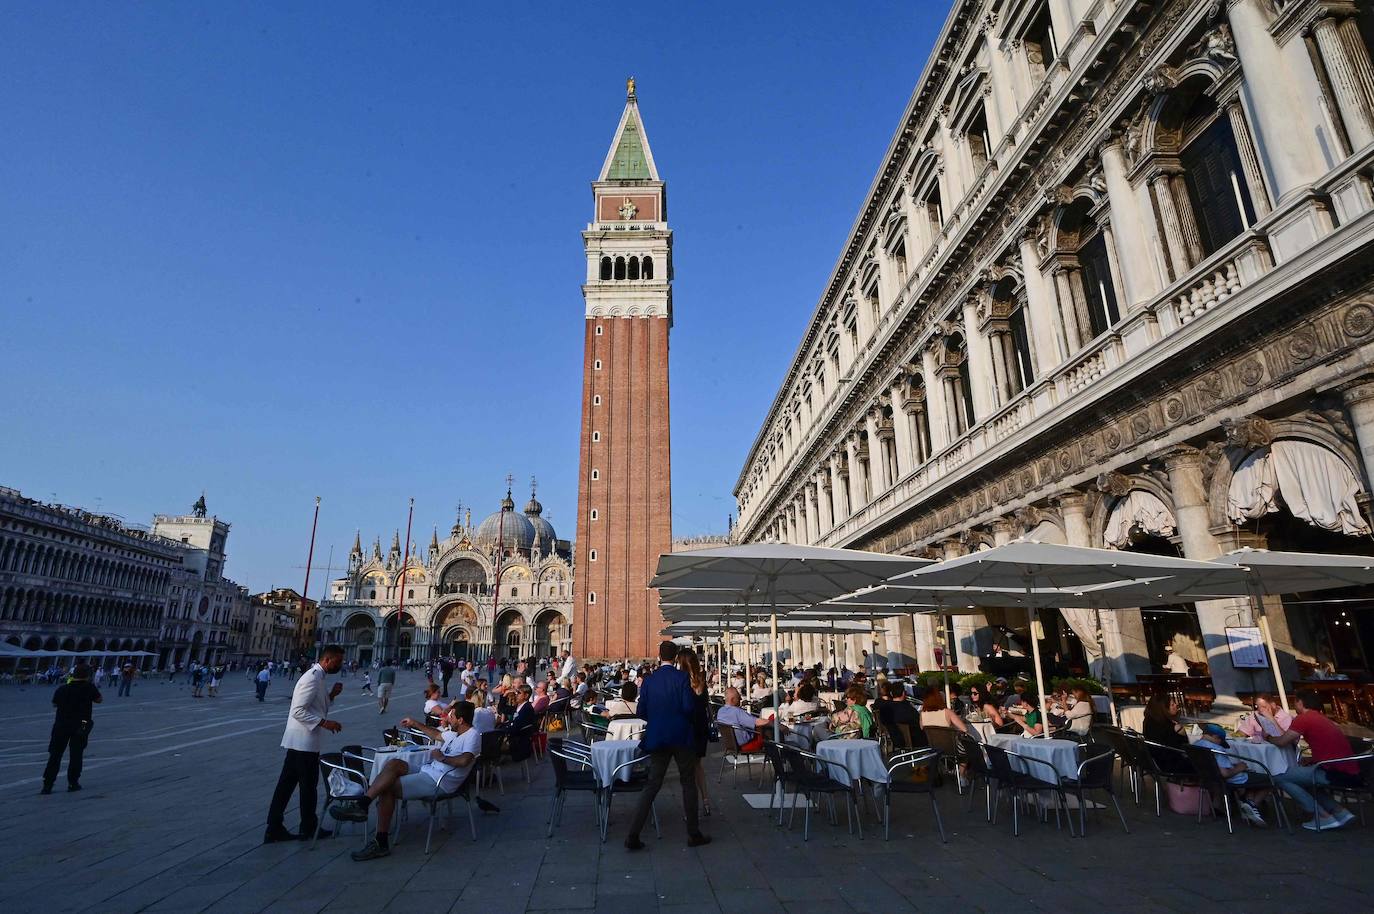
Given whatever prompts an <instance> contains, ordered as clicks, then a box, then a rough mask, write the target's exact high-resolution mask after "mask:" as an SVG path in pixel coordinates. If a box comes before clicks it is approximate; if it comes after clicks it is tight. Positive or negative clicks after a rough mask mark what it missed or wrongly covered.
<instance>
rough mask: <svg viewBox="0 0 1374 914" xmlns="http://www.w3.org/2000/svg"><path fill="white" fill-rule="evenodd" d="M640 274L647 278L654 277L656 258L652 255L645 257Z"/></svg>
mask: <svg viewBox="0 0 1374 914" xmlns="http://www.w3.org/2000/svg"><path fill="white" fill-rule="evenodd" d="M640 275H641V276H642V277H643V278H645V279H653V278H654V259H653V258H652V257H645V258H644V261H643V264H642V265H641V267H640Z"/></svg>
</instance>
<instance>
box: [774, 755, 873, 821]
mask: <svg viewBox="0 0 1374 914" xmlns="http://www.w3.org/2000/svg"><path fill="white" fill-rule="evenodd" d="M775 745H778V746H779V749H780V750H781V755H782V759H783V762H784V763H785V765H786V767H787V770H788V773H789V774H790V775H791V780H792V784H793V791H794V792H793V794H792V811H791V815H789V817H788V820H787V827H788V829H789V830H790V829H791V828H792V823H793V822H794V821H795V820H796V818H797V798H798V797H802V796H804V797H806V812H805V815H804V816H803V820H802V840H803V841H809V840H811V800H812V798H813V797H816V796H823V797H826V798H827V799H828V800H829V803H830V821H831V822H832V823H835V822H837V821H838V819H837V817H836V815H835V795H836V794H844V797H845V817H846V819H847V822H848V826H849V831H850V833H851V834H852V833H853V832H854V827H855V824H857V825H858V829H859V840H863V836H864V823H863V817H862V816H860V815H859V794H858V785H859V780H858V778H856V777H854V775H853V774H852V773H851V772H850V770H849V769H848V768H847V767H845V766H844V765H843V764H841V763H840V762H836V761H832V760H830V759H824V758H821V757H820V756H819V755H817V754H816V753H814V752H807V751H806V750H805V749H799V748H797V747H796V746H789V745H786V744H775ZM835 769H839V770H840V771H842V772H844V775H845V778H846V779H847V780H848V781H849V783H848V784H846V783H844V782H843V781H840V780H838V779H836V778H835V777H833V776H832V775H831V773H830V772H831V771H833V770H835Z"/></svg>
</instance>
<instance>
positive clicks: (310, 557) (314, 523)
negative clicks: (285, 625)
mask: <svg viewBox="0 0 1374 914" xmlns="http://www.w3.org/2000/svg"><path fill="white" fill-rule="evenodd" d="M319 525H320V496H318V495H316V496H315V517H314V519H313V520H311V521H310V551H309V552H307V553H306V555H305V586H304V587H303V588H301V615H302V616H304V615H305V601H306V600H308V599H310V565H311V563H312V562H314V561H315V530H316V529H317V528H318V527H319ZM297 629H298V631H297V634H296V637H297V639H298V640H297V642H296V643H297V644H298V645H299V644H300V641H299V638H300V633H299V621H298V622H297ZM317 659H318V658H317Z"/></svg>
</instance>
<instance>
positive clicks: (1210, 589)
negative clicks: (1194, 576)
mask: <svg viewBox="0 0 1374 914" xmlns="http://www.w3.org/2000/svg"><path fill="white" fill-rule="evenodd" d="M1212 561H1213V563H1215V564H1217V565H1222V566H1225V567H1239V568H1244V569H1245V570H1246V571H1247V572H1248V573H1247V574H1246V576H1245V580H1244V581H1243V582H1242V583H1241V584H1240V585H1239V586H1229V587H1228V586H1226V585H1223V584H1217V583H1215V582H1213V583H1211V584H1210V585H1207V586H1203V587H1200V588H1198V589H1195V590H1193V591H1191V592H1190V593H1189V594H1186V595H1185V596H1184V599H1199V600H1204V599H1211V598H1216V597H1248V598H1249V599H1250V603H1251V607H1252V608H1253V610H1254V614H1255V618H1256V619H1257V620H1258V621H1259V628H1260V634H1261V635H1262V636H1263V637H1264V645H1265V648H1266V649H1267V650H1268V652H1269V664H1270V666H1272V667H1273V668H1274V685H1275V686H1276V687H1277V688H1278V693H1279V701H1280V702H1281V703H1282V705H1283V709H1284V710H1285V711H1287V710H1288V691H1287V690H1286V689H1285V688H1284V686H1283V676H1282V674H1281V673H1280V672H1279V655H1278V651H1277V650H1275V648H1274V636H1273V635H1272V634H1271V633H1270V631H1269V619H1268V617H1267V616H1266V614H1265V609H1264V597H1267V596H1282V595H1284V594H1292V593H1308V592H1311V591H1318V590H1334V589H1336V588H1338V587H1352V586H1360V585H1369V584H1374V558H1371V557H1370V556H1364V555H1333V554H1329V553H1316V552H1270V551H1269V550H1267V549H1251V548H1248V547H1247V548H1243V549H1236V550H1234V551H1232V552H1228V553H1226V554H1225V555H1221V556H1218V557H1217V558H1215V559H1213V560H1212Z"/></svg>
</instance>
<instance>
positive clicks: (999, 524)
mask: <svg viewBox="0 0 1374 914" xmlns="http://www.w3.org/2000/svg"><path fill="white" fill-rule="evenodd" d="M1015 533H1016V524H1014V523H1013V522H1012V521H1011V520H1009V519H1007V518H1005V517H1000V518H998V519H997V520H995V521H993V522H992V544H993V545H994V546H1005V545H1006V544H1007V543H1010V542H1011V541H1012V540H1013V539H1015Z"/></svg>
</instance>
